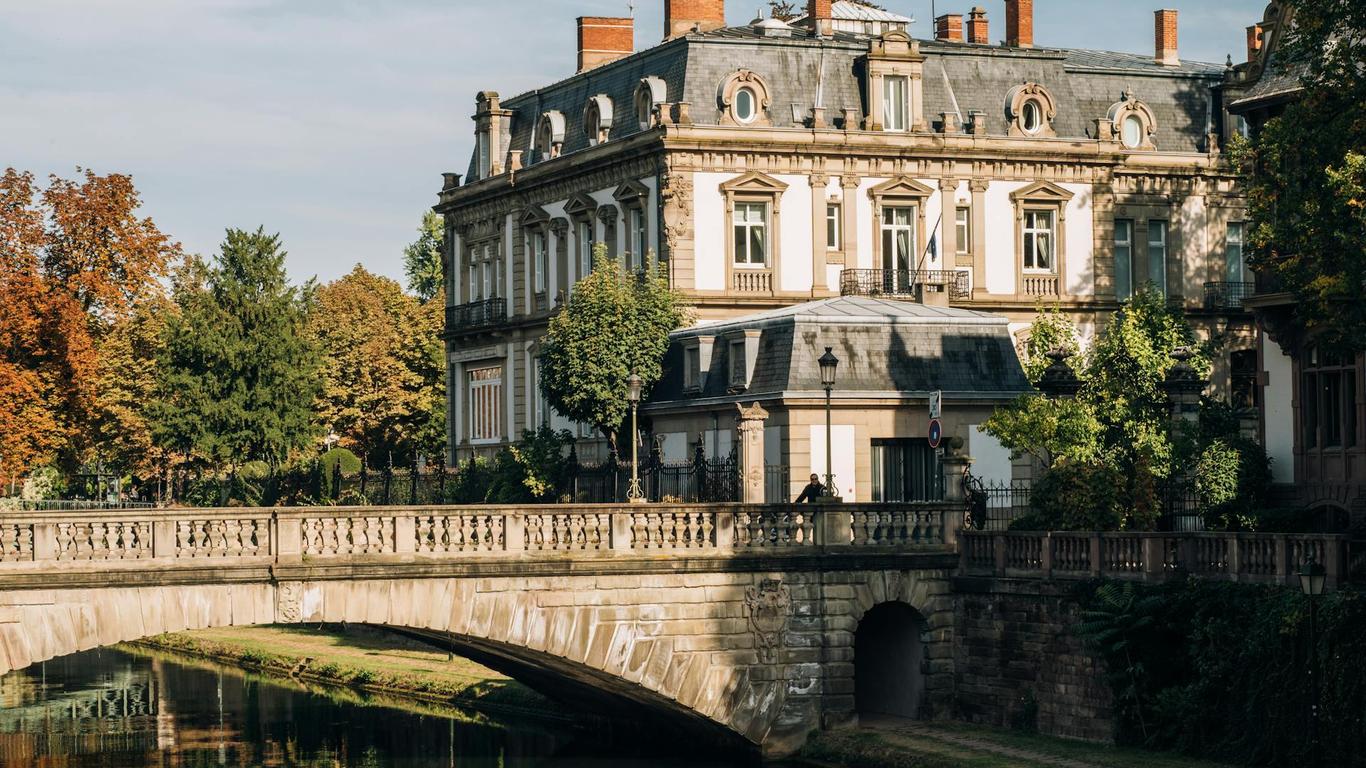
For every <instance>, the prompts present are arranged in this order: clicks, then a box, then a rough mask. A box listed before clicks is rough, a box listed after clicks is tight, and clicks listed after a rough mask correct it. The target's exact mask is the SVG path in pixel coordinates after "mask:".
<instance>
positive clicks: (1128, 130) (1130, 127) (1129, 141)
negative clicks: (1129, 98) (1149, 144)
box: [1123, 115, 1143, 149]
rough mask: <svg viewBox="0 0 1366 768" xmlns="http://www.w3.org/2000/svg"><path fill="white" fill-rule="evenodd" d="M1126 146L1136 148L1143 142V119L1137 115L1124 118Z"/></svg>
mask: <svg viewBox="0 0 1366 768" xmlns="http://www.w3.org/2000/svg"><path fill="white" fill-rule="evenodd" d="M1123 141H1124V146H1126V147H1128V148H1129V149H1136V148H1137V147H1138V145H1139V144H1142V143H1143V121H1142V120H1140V119H1139V117H1138V116H1137V115H1129V116H1128V117H1126V118H1124V136H1123Z"/></svg>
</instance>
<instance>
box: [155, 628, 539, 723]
mask: <svg viewBox="0 0 1366 768" xmlns="http://www.w3.org/2000/svg"><path fill="white" fill-rule="evenodd" d="M138 645H141V646H144V647H151V648H156V649H159V650H162V651H169V652H171V653H175V654H181V655H185V656H191V657H195V658H201V659H209V660H212V661H215V662H218V663H221V664H229V665H232V666H235V667H239V668H241V669H245V670H248V671H251V672H256V673H259V674H262V675H265V676H268V677H275V678H282V679H293V680H300V681H304V682H312V683H319V684H323V685H332V686H341V687H347V688H354V689H357V690H362V691H367V692H371V693H382V694H387V695H390V696H397V697H409V698H414V699H420V700H423V701H430V702H439V703H450V704H455V705H458V706H466V707H472V708H476V709H492V710H499V711H523V712H526V711H530V712H535V713H539V714H554V713H555V709H554V706H553V705H552V704H551V703H550V702H549V701H548V700H547V699H545V698H544V697H542V696H541V695H540V694H538V693H536V692H535V691H532V690H531V689H530V688H527V687H526V686H524V685H522V684H521V683H518V682H517V681H515V680H512V679H511V678H509V677H507V676H506V675H502V674H499V673H497V672H495V671H493V670H491V669H488V668H487V667H483V666H480V665H478V664H475V663H474V662H472V661H469V660H467V659H463V658H460V657H459V656H455V657H449V658H448V657H447V655H446V653H445V652H444V651H440V650H436V649H434V648H432V647H431V646H429V645H425V644H423V643H420V642H418V641H416V640H412V639H409V638H406V637H403V636H401V635H396V634H393V633H389V632H384V631H382V630H378V629H374V628H371V627H347V628H345V629H342V628H340V627H332V626H328V627H323V628H321V629H315V628H309V627H234V628H229V629H206V630H199V631H194V632H176V633H172V634H166V635H158V636H156V637H152V638H148V639H146V640H143V641H140V642H139V643H138Z"/></svg>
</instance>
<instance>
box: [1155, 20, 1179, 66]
mask: <svg viewBox="0 0 1366 768" xmlns="http://www.w3.org/2000/svg"><path fill="white" fill-rule="evenodd" d="M1153 17H1154V19H1155V25H1154V34H1155V38H1156V48H1157V50H1156V52H1155V53H1154V58H1156V59H1157V63H1158V64H1161V65H1162V66H1164V67H1175V66H1176V65H1178V64H1180V63H1181V59H1180V58H1179V57H1177V55H1176V11H1174V10H1172V9H1170V8H1164V9H1162V10H1160V11H1154V12H1153Z"/></svg>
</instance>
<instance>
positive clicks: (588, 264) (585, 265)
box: [579, 221, 595, 278]
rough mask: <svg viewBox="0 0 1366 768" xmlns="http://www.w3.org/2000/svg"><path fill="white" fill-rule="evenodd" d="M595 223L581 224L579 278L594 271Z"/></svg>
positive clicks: (583, 222)
mask: <svg viewBox="0 0 1366 768" xmlns="http://www.w3.org/2000/svg"><path fill="white" fill-rule="evenodd" d="M594 234H595V233H594V232H593V222H591V221H580V222H579V277H580V278H583V277H585V276H587V275H588V273H590V272H592V271H593V244H594V243H593V236H594Z"/></svg>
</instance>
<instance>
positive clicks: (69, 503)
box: [0, 499, 156, 512]
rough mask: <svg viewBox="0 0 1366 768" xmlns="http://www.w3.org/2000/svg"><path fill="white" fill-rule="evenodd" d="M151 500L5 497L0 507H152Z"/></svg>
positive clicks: (20, 509) (33, 509) (43, 509)
mask: <svg viewBox="0 0 1366 768" xmlns="http://www.w3.org/2000/svg"><path fill="white" fill-rule="evenodd" d="M154 507H156V504H154V503H153V502H150V501H100V500H96V499H5V500H4V502H3V506H0V509H10V510H14V511H18V512H64V511H67V510H87V509H152V508H154Z"/></svg>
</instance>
